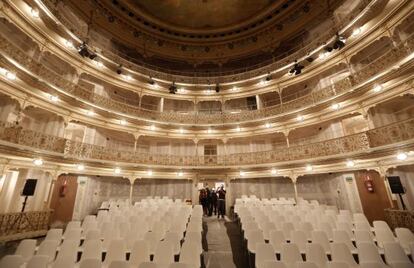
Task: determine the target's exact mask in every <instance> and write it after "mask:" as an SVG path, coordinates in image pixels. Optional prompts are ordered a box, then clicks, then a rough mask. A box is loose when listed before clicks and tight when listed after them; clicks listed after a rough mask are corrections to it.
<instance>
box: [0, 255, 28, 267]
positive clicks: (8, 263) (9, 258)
mask: <svg viewBox="0 0 414 268" xmlns="http://www.w3.org/2000/svg"><path fill="white" fill-rule="evenodd" d="M23 263H24V260H23V257H22V256H21V255H6V256H4V257H3V258H2V259H1V261H0V267H2V268H3V267H4V268H20V267H21V266H22V265H23Z"/></svg>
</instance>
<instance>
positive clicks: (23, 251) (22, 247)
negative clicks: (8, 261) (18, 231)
mask: <svg viewBox="0 0 414 268" xmlns="http://www.w3.org/2000/svg"><path fill="white" fill-rule="evenodd" d="M35 250H36V240H34V239H24V240H22V241H20V243H19V245H18V246H17V249H16V251H15V252H14V255H20V256H21V257H22V258H23V261H24V262H27V261H28V260H29V259H30V258H31V257H32V256H33V254H34V252H35Z"/></svg>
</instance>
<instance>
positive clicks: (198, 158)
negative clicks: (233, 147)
mask: <svg viewBox="0 0 414 268" xmlns="http://www.w3.org/2000/svg"><path fill="white" fill-rule="evenodd" d="M407 123H408V124H409V127H410V129H411V128H412V126H411V124H414V118H410V119H405V120H402V121H399V122H394V123H390V124H387V125H384V126H381V127H378V128H375V129H370V130H366V131H362V132H359V133H355V134H351V135H344V136H342V137H337V138H333V139H327V140H324V141H318V142H314V143H309V144H303V145H294V146H290V147H287V146H286V147H283V148H284V152H285V154H286V155H287V156H289V155H290V154H291V153H292V152H295V151H298V149H299V151H300V148H304V149H305V148H322V150H324V149H323V148H325V147H324V145H327V144H340V143H339V142H337V141H340V140H343V141H346V140H352V139H353V138H358V137H360V138H361V139H363V140H366V142H365V145H364V146H365V147H364V146H362V147H361V148H359V147H358V150H364V149H368V148H371V142H370V136H371V134H372V135H374V134H377V133H378V132H381V130H384V129H387V128H395V127H396V126H403V125H406V124H407ZM7 126H8V127H7ZM7 128H9V129H16V128H19V129H21V131H17V132H14V133H15V134H16V135H17V137H11V138H10V137H9V136H7V135H6V138H9V139H10V140H8V141H9V142H12V143H13V142H14V143H16V142H17V143H18V142H19V141H20V138H23V141H25V142H26V141H27V140H28V139H29V138H30V139H29V140H30V142H32V143H33V144H34V145H37V146H39V144H38V143H36V141H34V140H33V138H32V137H37V138H38V139H40V140H46V141H48V138H49V139H52V140H56V141H61V142H60V143H58V145H59V146H58V147H57V148H56V149H55V150H54V152H59V153H62V154H68V155H71V153H68V152H67V150H68V149H70V147H71V146H72V147H73V148H75V147H76V148H77V149H78V150H80V153H81V154H85V153H88V152H89V153H90V152H93V150H95V153H99V152H100V153H103V152H105V151H106V152H108V151H113V148H106V147H104V146H100V145H94V144H88V143H83V142H77V141H74V140H69V139H65V138H61V137H57V136H52V135H48V134H43V133H40V132H36V131H34V130H28V129H23V128H22V127H20V126H14V125H11V126H10V124H6V123H2V124H0V138H2V139H4V138H3V134H4V132H5V130H7ZM400 128H401V127H400ZM22 132H24V133H32V135H31V136H30V137H20V136H18V135H20V133H22ZM24 138H25V139H24ZM403 138H405V139H412V138H414V133H404V135H403ZM62 141H64V143H62ZM382 143H384V142H382ZM42 144H43V143H42ZM22 145H26V144H22ZM380 145H381V144H380ZM50 146H51V145H48V146H45V147H47V148H46V150H50V148H51V147H50ZM68 146H69V147H68ZM377 146H378V145H377V144H375V142H374V146H373V147H377ZM36 149H44V148H36ZM52 149H54V148H52ZM280 149H281V147H279V148H277V149H276V150H266V151H256V152H247V153H233V154H222V155H171V154H152V153H142V152H136V151H124V150H117V151H116V153H117V154H127V155H130V156H134V157H135V158H137V157H138V158H139V159H151V161H153V162H157V160H162V159H166V160H168V163H172V162H174V161H177V160H179V159H188V160H192V163H193V164H200V163H203V161H204V160H206V159H210V160H214V159H216V160H220V161H221V162H222V163H221V164H226V163H228V162H229V161H230V160H231V159H235V158H238V157H241V156H242V157H244V158H248V159H249V158H250V159H256V160H255V161H257V157H258V156H264V155H269V154H275V153H276V154H279V153H280V152H281V151H280ZM337 149H338V150H340V148H337ZM302 151H305V150H302ZM310 153H312V152H310ZM71 156H73V155H71ZM75 156H77V157H82V156H81V155H75ZM114 160H115V159H114ZM116 160H117V159H116ZM230 162H231V161H230ZM217 164H218V163H217Z"/></svg>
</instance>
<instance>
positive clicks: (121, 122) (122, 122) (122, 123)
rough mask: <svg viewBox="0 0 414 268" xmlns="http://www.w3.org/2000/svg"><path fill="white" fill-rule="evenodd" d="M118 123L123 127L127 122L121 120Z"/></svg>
mask: <svg viewBox="0 0 414 268" xmlns="http://www.w3.org/2000/svg"><path fill="white" fill-rule="evenodd" d="M119 123H120V124H121V125H123V126H125V125H126V124H127V121H126V120H125V119H121V120H119Z"/></svg>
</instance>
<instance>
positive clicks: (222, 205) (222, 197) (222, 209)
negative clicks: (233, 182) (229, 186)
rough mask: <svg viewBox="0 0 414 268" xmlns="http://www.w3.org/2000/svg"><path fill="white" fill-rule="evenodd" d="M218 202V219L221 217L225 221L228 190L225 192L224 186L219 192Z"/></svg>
mask: <svg viewBox="0 0 414 268" xmlns="http://www.w3.org/2000/svg"><path fill="white" fill-rule="evenodd" d="M217 195H218V200H217V205H218V214H217V218H220V216H221V217H222V218H223V219H224V214H226V190H224V185H221V187H220V189H219V190H218V191H217Z"/></svg>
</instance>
